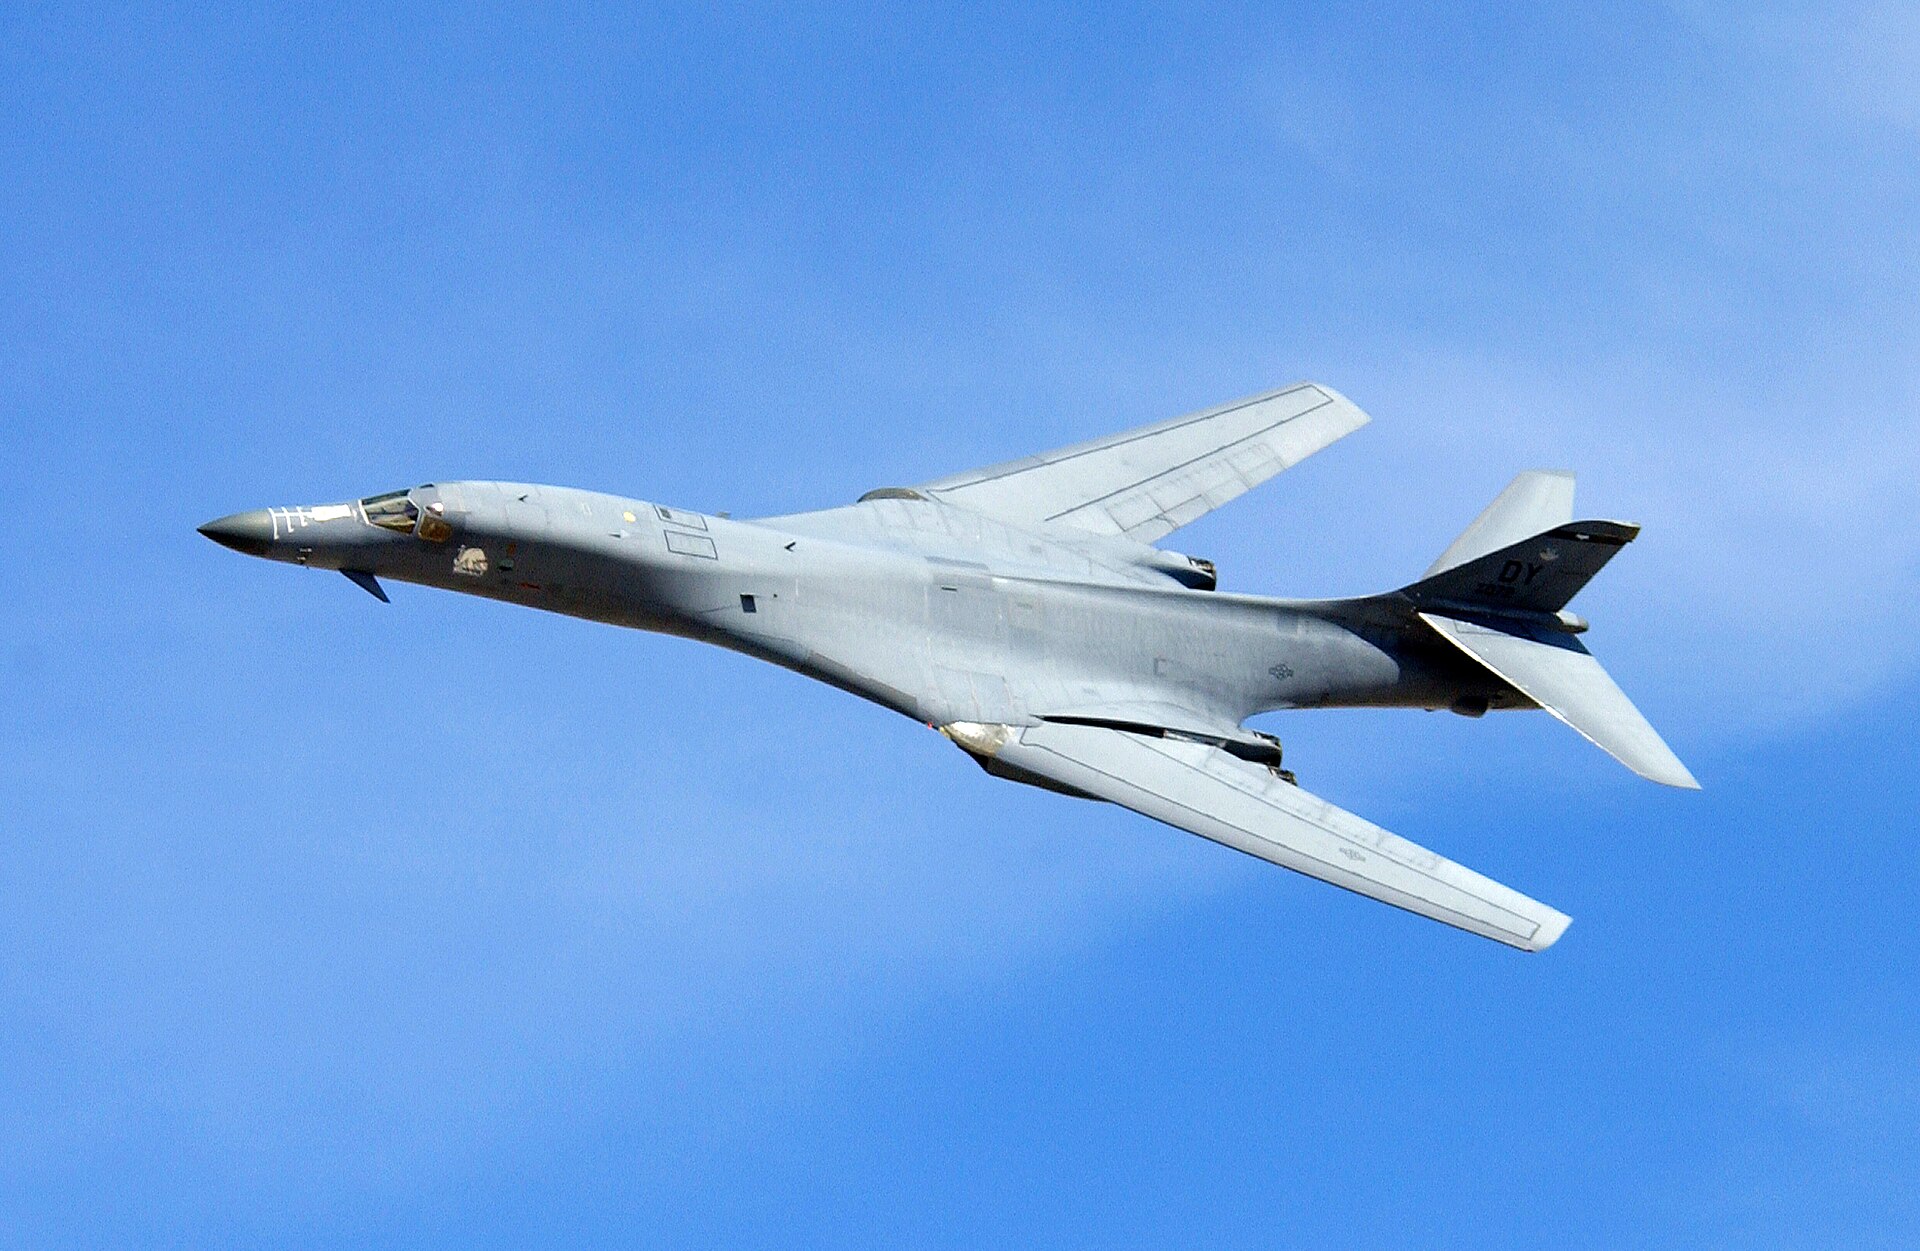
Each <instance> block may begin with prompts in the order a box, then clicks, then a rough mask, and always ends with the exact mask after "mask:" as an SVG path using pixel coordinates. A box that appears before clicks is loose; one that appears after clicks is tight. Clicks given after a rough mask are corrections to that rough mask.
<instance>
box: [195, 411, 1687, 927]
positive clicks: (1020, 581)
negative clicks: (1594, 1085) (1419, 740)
mask: <svg viewBox="0 0 1920 1251" xmlns="http://www.w3.org/2000/svg"><path fill="white" fill-rule="evenodd" d="M1366 422H1367V416H1366V414H1365V413H1363V412H1361V411H1360V410H1359V409H1358V408H1356V407H1355V406H1354V405H1353V404H1352V403H1350V402H1349V401H1348V400H1347V399H1346V398H1345V397H1343V396H1341V395H1339V394H1337V393H1336V392H1334V391H1332V390H1331V389H1329V388H1327V387H1324V386H1319V385H1317V384H1314V383H1300V384H1298V385H1295V386H1291V387H1285V388H1283V389H1281V390H1278V391H1273V392H1269V393H1268V394H1265V395H1258V396H1254V397H1253V398H1251V399H1246V400H1240V401H1238V402H1236V403H1232V404H1225V405H1222V406H1221V407H1218V408H1212V409H1208V410H1206V411H1204V412H1199V413H1193V414H1191V415H1189V416H1185V417H1179V418H1175V419H1173V420H1171V421H1165V422H1160V423H1158V424H1156V425H1150V426H1144V427H1142V428H1140V429H1137V430H1130V431H1127V432H1125V433H1123V434H1117V435H1113V436H1110V437H1108V438H1104V439H1095V440H1093V441H1092V442H1089V443H1081V444H1077V445H1075V446H1073V447H1067V448H1062V449H1060V450H1059V451H1055V452H1048V453H1045V454H1043V455H1039V456H1033V457H1029V458H1027V459H1025V460H1016V461H1009V462H1007V463H1006V464H1002V465H994V466H991V467H990V468H986V469H977V470H974V471H972V472H969V473H960V474H954V475H953V476H951V477H946V478H940V479H936V480H935V481H932V482H927V483H923V484H921V485H920V486H917V487H885V488H882V489H880V490H877V491H870V492H868V493H867V494H866V495H864V496H862V497H861V498H860V500H859V502H858V503H855V504H852V505H849V506H847V507H843V508H832V509H827V510H825V511H823V512H810V513H800V514H796V515H794V516H788V517H767V518H762V519H759V520H753V521H744V520H732V519H730V518H728V517H725V516H716V515H713V514H709V513H699V512H694V511H691V510H688V509H682V508H670V507H668V506H666V505H664V504H653V503H648V502H645V501H642V500H634V499H624V498H621V497H619V496H613V495H601V494H598V493H596V492H593V491H580V490H574V489H572V488H568V487H552V486H532V485H527V484H522V483H510V482H443V483H439V484H437V485H428V486H421V487H416V488H414V489H413V490H411V491H394V492H390V493H388V494H385V495H375V496H370V497H368V498H366V499H362V500H355V501H350V502H347V503H343V504H323V505H318V506H310V507H295V508H270V509H261V510H258V511H255V512H247V513H239V514H236V515H234V516H231V517H223V518H221V519H220V520H218V521H212V522H209V523H207V524H206V525H204V526H202V527H200V532H201V533H202V534H204V535H206V536H207V537H208V538H211V539H213V540H215V541H216V542H219V543H222V544H225V545H226V546H228V547H231V548H233V549H235V550H236V551H241V552H245V553H247V554H248V555H252V556H264V557H267V558H268V559H271V560H281V561H286V562H288V563H291V564H296V565H306V566H309V567H313V568H320V569H336V570H338V571H340V572H341V573H343V574H345V575H346V576H347V577H348V578H350V579H352V580H353V581H354V582H355V583H356V584H357V585H359V586H361V587H363V588H364V589H366V590H367V591H368V592H369V593H371V594H373V595H375V596H377V597H378V598H380V599H381V600H385V599H386V598H387V596H386V593H385V591H384V590H383V589H382V588H381V586H380V583H379V581H378V579H380V578H391V579H394V580H396V581H401V582H416V583H419V584H421V585H423V586H434V587H440V588H442V589H444V590H449V591H464V592H466V593H467V594H470V595H481V596H485V597H487V598H489V599H498V600H506V601H508V602H509V603H515V604H524V605H526V606H528V607H530V608H543V609H546V610H547V611H549V612H558V613H566V614H568V615H569V616H575V617H586V618H589V619H591V620H595V621H605V622H610V623H612V624H614V625H622V626H631V627H633V628H635V629H640V630H654V631H658V632H660V633H664V634H677V635H681V636H683V637H686V638H692V639H699V640H702V641H705V642H709V643H716V644H719V645H720V646H722V647H727V648H731V649H733V650H735V651H739V652H745V653H747V654H748V655H751V656H758V657H760V658H761V659H763V660H769V661H772V662H773V663H774V664H777V665H782V666H785V667H786V668H789V669H793V670H796V671H798V672H800V673H803V674H806V675H807V676H808V677H812V678H818V679H819V680H820V681H822V682H826V683H829V684H831V685H833V686H837V687H840V688H842V689H844V690H847V691H850V692H852V693H853V694H856V695H860V696H864V697H865V698H867V699H870V700H873V701H874V702H876V703H879V704H881V705H884V706H885V707H888V708H891V709H893V710H895V711H897V712H900V713H904V714H905V715H907V716H909V717H912V718H913V719H914V720H916V721H921V722H924V723H926V724H928V725H931V726H934V727H936V728H938V729H939V730H940V731H941V732H942V733H943V734H945V735H946V736H947V737H948V738H949V739H951V740H952V741H953V742H954V743H955V744H956V745H958V746H959V747H960V748H961V749H962V750H963V751H965V752H966V753H967V754H969V755H970V756H972V757H973V758H974V759H975V760H976V761H978V762H979V763H980V764H981V765H982V766H984V767H985V768H986V770H987V772H989V773H992V774H994V775H996V776H999V777H1003V778H1008V779H1011V780H1013V781H1016V782H1025V783H1029V784H1031V785H1034V786H1040V787H1044V788H1046V789H1048V790H1053V791H1059V792H1061V793H1063V794H1067V795H1074V796H1080V797H1084V798H1090V799H1104V800H1108V801H1111V802H1113V803H1116V804H1119V805H1121V806H1123V807H1126V808H1131V809H1133V810H1134V811H1136V812H1140V813H1143V814H1145V815H1146V816H1149V817H1152V818H1154V819H1156V820H1159V821H1164V822H1166V823H1167V824H1169V825H1172V826H1176V827H1178V828H1180V829H1183V830H1187V831H1190V832H1192V833H1194V834H1198V835H1200V836H1201V837H1203V838H1208V839H1212V840H1213V841H1215V842H1218V843H1224V844H1226V845H1227V846H1229V847H1233V848H1236V849H1237V850H1240V851H1243V852H1246V853H1248V854H1249V855H1253V856H1258V857H1259V858H1261V859H1262V860H1267V861H1271V862H1272V863H1274V864H1278V865H1282V866H1284V867H1286V868H1289V869H1294V870H1296V871H1298V872H1300V873H1304V874H1307V875H1308V876H1310V877H1316V878H1320V879H1321V880H1323V881H1327V882H1331V883H1333V884H1334V885H1336V886H1342V887H1345V888H1346V889H1348V890H1351V891H1355V892H1357V893H1359V894H1362V895H1367V896H1370V897H1372V898H1374V899H1378V900H1382V901H1383V902H1386V903H1390V904H1393V905H1395V906H1396V907H1400V908H1405V909H1407V910H1408V911H1410V912H1416V913H1419V914H1420V915H1421V916H1425V917H1431V918H1433V919H1434V920H1437V921H1443V922H1445V923H1446V924H1448V925H1453V926H1457V927H1459V928H1460V929H1463V930H1469V931H1471V932H1473V933H1475V934H1481V935H1484V936H1485V937H1488V938H1491V939H1495V940H1497V941H1499V942H1502V943H1506V944H1508V945H1510V946H1513V947H1518V948H1522V949H1524V950H1528V951H1539V950H1541V949H1543V948H1545V947H1547V946H1549V945H1551V944H1552V943H1553V942H1554V940H1556V939H1558V938H1559V937H1560V935H1561V933H1562V932H1563V931H1564V930H1565V929H1566V927H1567V924H1568V921H1569V918H1568V917H1567V916H1566V915H1565V914H1563V913H1561V912H1558V911H1555V910H1554V909H1552V908H1549V907H1547V906H1546V905H1544V904H1541V903H1539V902H1537V901H1535V900H1533V899H1529V898H1528V897H1526V896H1525V895H1522V894H1520V893H1518V892H1517V891H1514V890H1511V889H1509V888H1508V887H1505V886H1502V885H1500V884H1499V883H1498V882H1495V881H1492V880H1491V879H1489V878H1486V877H1483V876H1481V875H1480V874H1478V873H1475V872H1473V871H1472V870H1470V869H1467V868H1464V867H1463V866H1461V865H1458V864H1455V863H1453V862H1452V861H1450V860H1446V859H1444V858H1442V857H1440V856H1438V855H1436V854H1434V853H1433V852H1431V851H1428V850H1427V849H1426V848H1424V847H1420V846H1417V845H1415V844H1413V843H1410V842H1408V841H1407V840H1406V839H1403V838H1400V837H1398V836H1396V835H1393V834H1390V833H1388V832H1387V831H1386V830H1383V829H1381V828H1380V827H1379V826H1377V825H1374V824H1372V823H1371V822H1368V821H1365V820H1362V819H1361V818H1359V817H1357V816H1354V815H1353V814H1351V813H1348V812H1345V811H1342V810H1341V809H1339V808H1336V807H1334V806H1333V805H1332V804H1330V803H1327V802H1326V801H1325V800H1322V799H1319V798H1316V797H1315V796H1313V795H1311V794H1309V793H1308V792H1306V791H1305V790H1302V789H1301V788H1300V787H1299V786H1298V785H1297V784H1296V783H1295V781H1294V778H1293V775H1292V774H1291V773H1289V772H1288V771H1287V770H1285V769H1283V768H1282V767H1281V756H1280V744H1279V742H1278V741H1277V740H1276V739H1274V738H1273V737H1272V736H1271V735H1268V734H1265V733H1262V732H1261V731H1259V730H1253V729H1248V728H1246V727H1245V726H1244V724H1243V723H1244V722H1245V721H1246V720H1247V719H1248V718H1249V717H1252V716H1254V715H1255V714H1257V713H1263V712H1269V711H1272V710H1276V709H1283V708H1342V707H1346V708H1351V707H1369V708H1379V707H1398V708H1425V709H1439V708H1446V709H1450V710H1452V711H1454V712H1457V713H1461V714H1463V715H1465V716H1469V717H1477V716H1480V715H1481V714H1482V713H1485V712H1487V711H1488V710H1489V709H1506V708H1544V709H1546V710H1547V711H1548V712H1550V713H1552V714H1553V715H1554V716H1555V717H1558V718H1559V719H1560V720H1562V721H1564V722H1566V723H1567V724H1568V725H1570V726H1572V727H1573V728H1574V729H1575V730H1578V731H1579V732H1580V733H1581V734H1583V735H1585V736H1586V737H1587V738H1589V739H1591V740H1592V741H1593V742H1594V743H1595V744H1596V745H1598V746H1599V747H1600V748H1601V749H1602V750H1604V751H1607V752H1609V753H1611V754H1612V755H1613V756H1614V757H1616V758H1617V759H1618V760H1620V762H1621V763H1623V764H1625V765H1626V766H1627V767H1628V768H1629V769H1632V770H1633V771H1634V772H1636V773H1638V774H1640V775H1641V776H1643V777H1647V778H1651V779H1652V780H1654V781H1656V782H1663V783H1665V784H1667V785H1669V786H1679V787H1689V788H1691V787H1696V786H1697V785H1698V784H1697V783H1696V782H1695V781H1694V779H1693V775H1692V774H1690V773H1688V772H1687V769H1686V766H1685V765H1683V764H1681V763H1680V761H1679V759H1677V758H1676V757H1675V756H1674V754H1673V752H1672V751H1671V750H1669V749H1668V747H1667V745H1666V744H1665V743H1664V742H1662V741H1661V739H1660V736H1659V735H1658V734H1657V733H1655V731H1654V729H1653V727H1652V726H1650V725H1648V724H1647V721H1646V719H1645V718H1644V717H1642V716H1641V715H1640V713H1639V711H1638V710H1637V709H1635V708H1634V706H1633V705H1632V703H1630V702H1629V701H1628V700H1627V697H1626V696H1625V695H1624V694H1622V693H1621V691H1620V688H1619V687H1617V686H1615V685H1614V683H1613V680H1612V679H1611V678H1609V677H1608V676H1607V674H1606V672H1605V671H1604V670H1603V669H1601V667H1600V665H1599V662H1597V661H1596V660H1595V659H1594V658H1593V656H1592V655H1591V654H1590V653H1589V652H1588V651H1587V649H1586V648H1585V647H1583V646H1582V645H1581V643H1580V640H1579V638H1578V637H1577V636H1578V635H1580V634H1581V633H1582V632H1583V631H1585V629H1586V622H1584V621H1582V620H1581V619H1580V618H1579V617H1576V616H1574V615H1573V614H1572V613H1570V612H1568V611H1567V610H1566V606H1567V603H1568V601H1569V600H1571V599H1572V598H1573V596H1574V595H1575V594H1576V593H1577V592H1578V591H1579V590H1580V588H1581V587H1583V586H1584V585H1586V583H1587V580H1588V579H1589V578H1591V577H1593V575H1594V574H1595V573H1597V572H1599V570H1600V567H1601V566H1602V565H1604V564H1606V562H1607V561H1608V560H1609V559H1610V558H1611V557H1612V556H1613V555H1614V553H1615V552H1617V551H1619V550H1620V548H1621V547H1622V546H1624V545H1625V544H1626V543H1628V542H1630V541H1631V540H1632V539H1633V538H1634V536H1635V535H1636V534H1638V533H1639V528H1638V527H1637V526H1632V525H1627V524H1624V523H1622V522H1617V521H1576V520H1574V517H1573V477H1572V475H1571V474H1565V473H1549V472H1539V471H1535V472H1530V473H1523V474H1521V475H1520V476H1519V477H1517V478H1515V479H1514V480H1513V482H1512V484H1511V485H1509V486H1508V487H1507V488H1506V490H1504V491H1503V492H1501V494H1500V495H1499V497H1498V498H1497V499H1495V500H1494V501H1493V503H1492V504H1491V505H1490V506H1488V508H1487V510H1486V511H1485V512H1483V513H1482V514H1481V515H1480V517H1479V518H1478V519H1477V520H1475V521H1474V523H1473V524H1472V525H1470V526H1468V527H1467V529H1466V531H1465V533H1463V534H1461V536H1460V537H1459V538H1458V539H1456V540H1454V542H1453V545H1452V546H1450V547H1448V548H1447V550H1446V551H1445V552H1444V553H1443V554H1442V555H1441V557H1440V559H1439V560H1438V561H1436V562H1434V565H1433V567H1432V568H1431V569H1429V570H1427V572H1426V574H1425V576H1424V577H1422V578H1421V579H1420V580H1419V581H1416V582H1413V583H1410V584H1409V585H1407V586H1404V587H1401V588H1400V589H1398V590H1394V591H1389V592H1387V593H1385V594H1382V595H1368V596H1362V597H1359V598H1356V599H1335V600H1290V599H1269V598H1266V597H1263V596H1255V595H1228V594H1222V593H1217V592H1215V590H1214V586H1215V574H1214V567H1213V565H1212V564H1211V563H1209V562H1208V561H1205V560H1201V559H1199V558H1197V557H1193V556H1184V555H1179V554H1176V553H1174V552H1170V551H1163V550H1161V549H1159V548H1157V547H1154V546H1153V544H1154V543H1156V542H1158V541H1159V540H1161V539H1164V538H1165V537H1166V536H1167V535H1169V534H1171V533H1173V531H1175V530H1177V529H1179V528H1180V527H1181V526H1184V525H1186V524H1187V523H1188V522H1191V521H1193V520H1195V519H1196V518H1198V517H1200V516H1202V515H1203V514H1205V513H1207V512H1209V511H1211V510H1212V509H1215V508H1217V507H1219V506H1220V505H1222V504H1224V503H1226V502H1227V501H1228V500H1231V499H1233V498H1235V497H1236V496H1238V495H1240V494H1242V493H1244V492H1246V491H1248V490H1250V489H1251V488H1253V487H1255V486H1258V485H1259V484H1260V483H1262V482H1264V481H1266V480H1267V479H1268V478H1271V477H1273V476H1274V475H1275V474H1277V473H1279V472H1280V471H1281V470H1283V469H1285V468H1287V467H1288V466H1290V465H1293V464H1296V463H1298V462H1299V461H1300V460H1302V459H1304V458H1305V457H1307V456H1310V455H1312V454H1313V453H1314V452H1317V451H1319V450H1320V449H1321V448H1323V447H1326V446H1327V445H1328V444H1330V443H1332V442H1333V441H1334V440H1336V439H1338V438H1340V437H1342V436H1343V435H1346V434H1350V433H1351V432H1353V431H1354V430H1356V429H1358V428H1359V427H1360V426H1362V425H1364V424H1366Z"/></svg>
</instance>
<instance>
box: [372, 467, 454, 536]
mask: <svg viewBox="0 0 1920 1251" xmlns="http://www.w3.org/2000/svg"><path fill="white" fill-rule="evenodd" d="M432 490H433V483H431V482H429V483H427V484H426V485H424V486H418V487H415V488H414V489H413V490H411V491H388V492H387V493H386V494H384V495H369V496H368V497H367V498H366V499H363V500H361V501H360V511H361V512H363V513H365V514H366V517H367V523H368V524H369V525H375V526H379V527H380V528H381V529H382V530H391V531H393V532H394V533H395V534H412V533H414V527H415V526H418V527H419V534H420V537H421V538H423V539H425V540H426V541H427V542H429V543H444V542H445V541H446V540H447V538H448V537H449V536H450V535H452V533H453V527H452V526H451V525H449V524H447V521H446V519H445V518H444V517H442V516H441V515H440V513H441V511H442V510H441V507H440V505H439V504H438V503H437V502H435V503H431V504H428V505H427V507H426V509H425V510H424V511H423V510H422V509H421V508H420V506H419V505H418V504H416V503H414V502H413V497H414V496H415V495H417V494H421V493H423V492H430V491H432Z"/></svg>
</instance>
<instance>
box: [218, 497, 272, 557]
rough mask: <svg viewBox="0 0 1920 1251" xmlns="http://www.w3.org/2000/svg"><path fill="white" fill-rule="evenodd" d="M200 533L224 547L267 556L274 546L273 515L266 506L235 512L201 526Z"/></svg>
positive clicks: (251, 554)
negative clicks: (249, 510) (247, 511)
mask: <svg viewBox="0 0 1920 1251" xmlns="http://www.w3.org/2000/svg"><path fill="white" fill-rule="evenodd" d="M200 533H202V534H204V535H206V536H207V537H208V538H210V539H212V540H213V541H214V542H215V543H218V544H219V545H220V546H222V547H231V548H232V549H233V550H234V551H236V552H245V553H246V554H247V555H249V556H265V555H266V554H267V552H268V551H270V550H271V549H272V547H273V517H272V515H271V514H270V513H268V512H267V510H266V509H264V508H256V509H254V510H253V511H252V512H250V513H235V514H233V515H232V516H231V517H222V518H220V519H219V520H218V521H209V522H208V523H207V524H206V525H204V526H201V527H200Z"/></svg>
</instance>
